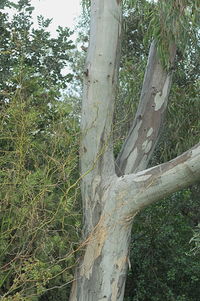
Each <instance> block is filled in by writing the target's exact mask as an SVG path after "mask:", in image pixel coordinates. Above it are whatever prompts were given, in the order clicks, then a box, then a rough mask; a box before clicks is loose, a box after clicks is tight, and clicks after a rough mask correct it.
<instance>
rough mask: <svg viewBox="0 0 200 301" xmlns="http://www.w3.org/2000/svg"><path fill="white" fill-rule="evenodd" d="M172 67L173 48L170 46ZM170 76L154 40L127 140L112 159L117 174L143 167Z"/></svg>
mask: <svg viewBox="0 0 200 301" xmlns="http://www.w3.org/2000/svg"><path fill="white" fill-rule="evenodd" d="M169 53H170V58H169V59H170V63H171V64H173V62H174V57H175V53H176V47H175V46H174V45H173V46H171V48H170V50H169ZM171 79H172V74H171V73H168V72H167V71H166V70H165V69H164V67H163V66H162V64H161V63H160V60H159V57H158V54H157V47H156V43H155V41H153V42H152V44H151V47H150V52H149V58H148V63H147V67H146V73H145V77H144V82H143V87H142V92H141V97H140V102H139V105H138V110H137V113H136V116H135V119H134V122H133V125H132V127H131V129H130V131H129V134H128V137H127V139H126V141H125V143H124V145H123V147H122V150H121V152H120V153H119V155H118V158H117V160H116V172H117V174H118V175H119V176H120V175H123V174H130V173H133V172H134V173H135V172H137V171H140V170H143V169H145V168H146V167H147V164H148V162H149V159H150V158H151V155H152V153H153V151H154V148H155V145H156V143H157V141H158V138H159V133H160V129H161V127H162V123H163V119H164V114H165V111H166V107H167V101H168V95H169V91H170V88H171Z"/></svg>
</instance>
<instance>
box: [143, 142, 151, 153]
mask: <svg viewBox="0 0 200 301" xmlns="http://www.w3.org/2000/svg"><path fill="white" fill-rule="evenodd" d="M151 146H152V140H150V141H149V142H148V143H147V146H146V148H145V154H148V152H149V151H150V149H151Z"/></svg>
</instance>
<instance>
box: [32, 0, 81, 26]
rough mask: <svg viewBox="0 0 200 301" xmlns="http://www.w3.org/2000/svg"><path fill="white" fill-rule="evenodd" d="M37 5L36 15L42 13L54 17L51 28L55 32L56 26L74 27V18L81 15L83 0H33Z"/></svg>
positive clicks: (35, 5)
mask: <svg viewBox="0 0 200 301" xmlns="http://www.w3.org/2000/svg"><path fill="white" fill-rule="evenodd" d="M31 1H32V3H33V6H34V7H35V11H34V17H35V18H36V16H38V15H42V16H44V17H45V18H50V19H51V18H53V21H52V24H51V26H50V30H51V31H52V32H55V30H56V27H58V25H61V26H63V27H72V26H73V24H74V19H75V18H77V17H78V16H79V15H80V12H81V5H80V2H81V0H31Z"/></svg>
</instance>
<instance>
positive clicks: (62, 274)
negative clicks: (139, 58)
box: [0, 0, 80, 301]
mask: <svg viewBox="0 0 200 301" xmlns="http://www.w3.org/2000/svg"><path fill="white" fill-rule="evenodd" d="M6 4H8V5H9V6H11V7H12V8H14V9H15V13H14V15H13V17H12V18H11V19H10V18H9V16H8V14H7V13H5V10H1V11H0V23H1V25H0V31H1V36H0V40H1V48H0V52H1V55H0V62H1V64H0V65H1V73H0V74H1V75H0V76H1V80H0V101H1V108H0V109H1V118H0V149H1V151H0V165H1V171H0V185H1V190H0V199H1V204H0V221H1V222H0V267H1V268H0V295H1V298H2V300H4V301H8V300H16V301H17V300H56V299H57V300H62V298H65V300H66V296H67V295H68V293H69V283H70V281H71V279H72V268H73V266H74V263H75V254H74V253H75V250H76V248H77V245H76V243H77V241H78V234H79V233H78V229H79V223H80V222H79V221H80V218H79V213H78V200H79V187H78V183H79V181H78V177H79V175H78V171H77V162H78V156H77V149H78V146H77V143H78V119H77V117H76V116H75V115H74V114H73V103H72V102H71V100H70V98H69V97H68V98H66V97H65V96H63V95H61V88H62V89H63V88H66V87H67V83H68V82H69V81H70V80H71V79H72V75H71V74H67V75H63V74H64V73H63V68H64V67H65V66H67V64H68V63H69V62H70V60H71V59H70V57H69V54H70V51H71V49H73V47H74V46H73V44H72V42H71V41H70V34H71V33H70V31H69V30H68V29H63V28H59V29H58V34H57V37H56V38H52V37H51V36H50V33H49V32H48V25H49V23H50V20H44V19H43V18H42V17H39V19H38V21H39V29H34V28H33V27H32V19H31V17H32V11H33V7H32V6H31V5H30V3H29V1H28V0H20V1H19V2H18V4H15V5H14V4H12V3H7V2H6V1H5V2H4V5H5V6H4V7H1V9H2V8H4V9H5V8H6V7H7V5H6ZM61 99H62V101H61ZM47 295H48V298H47Z"/></svg>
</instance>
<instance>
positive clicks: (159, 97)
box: [154, 76, 170, 111]
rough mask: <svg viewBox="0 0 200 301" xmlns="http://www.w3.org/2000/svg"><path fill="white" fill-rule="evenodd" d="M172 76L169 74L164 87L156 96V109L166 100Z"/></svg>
mask: <svg viewBox="0 0 200 301" xmlns="http://www.w3.org/2000/svg"><path fill="white" fill-rule="evenodd" d="M169 82H170V77H169V76H167V78H166V81H165V84H164V87H163V89H162V91H161V92H158V93H157V94H156V96H155V99H154V102H155V111H158V110H160V108H161V107H162V105H163V103H164V102H165V99H166V97H167V94H168V87H169Z"/></svg>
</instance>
